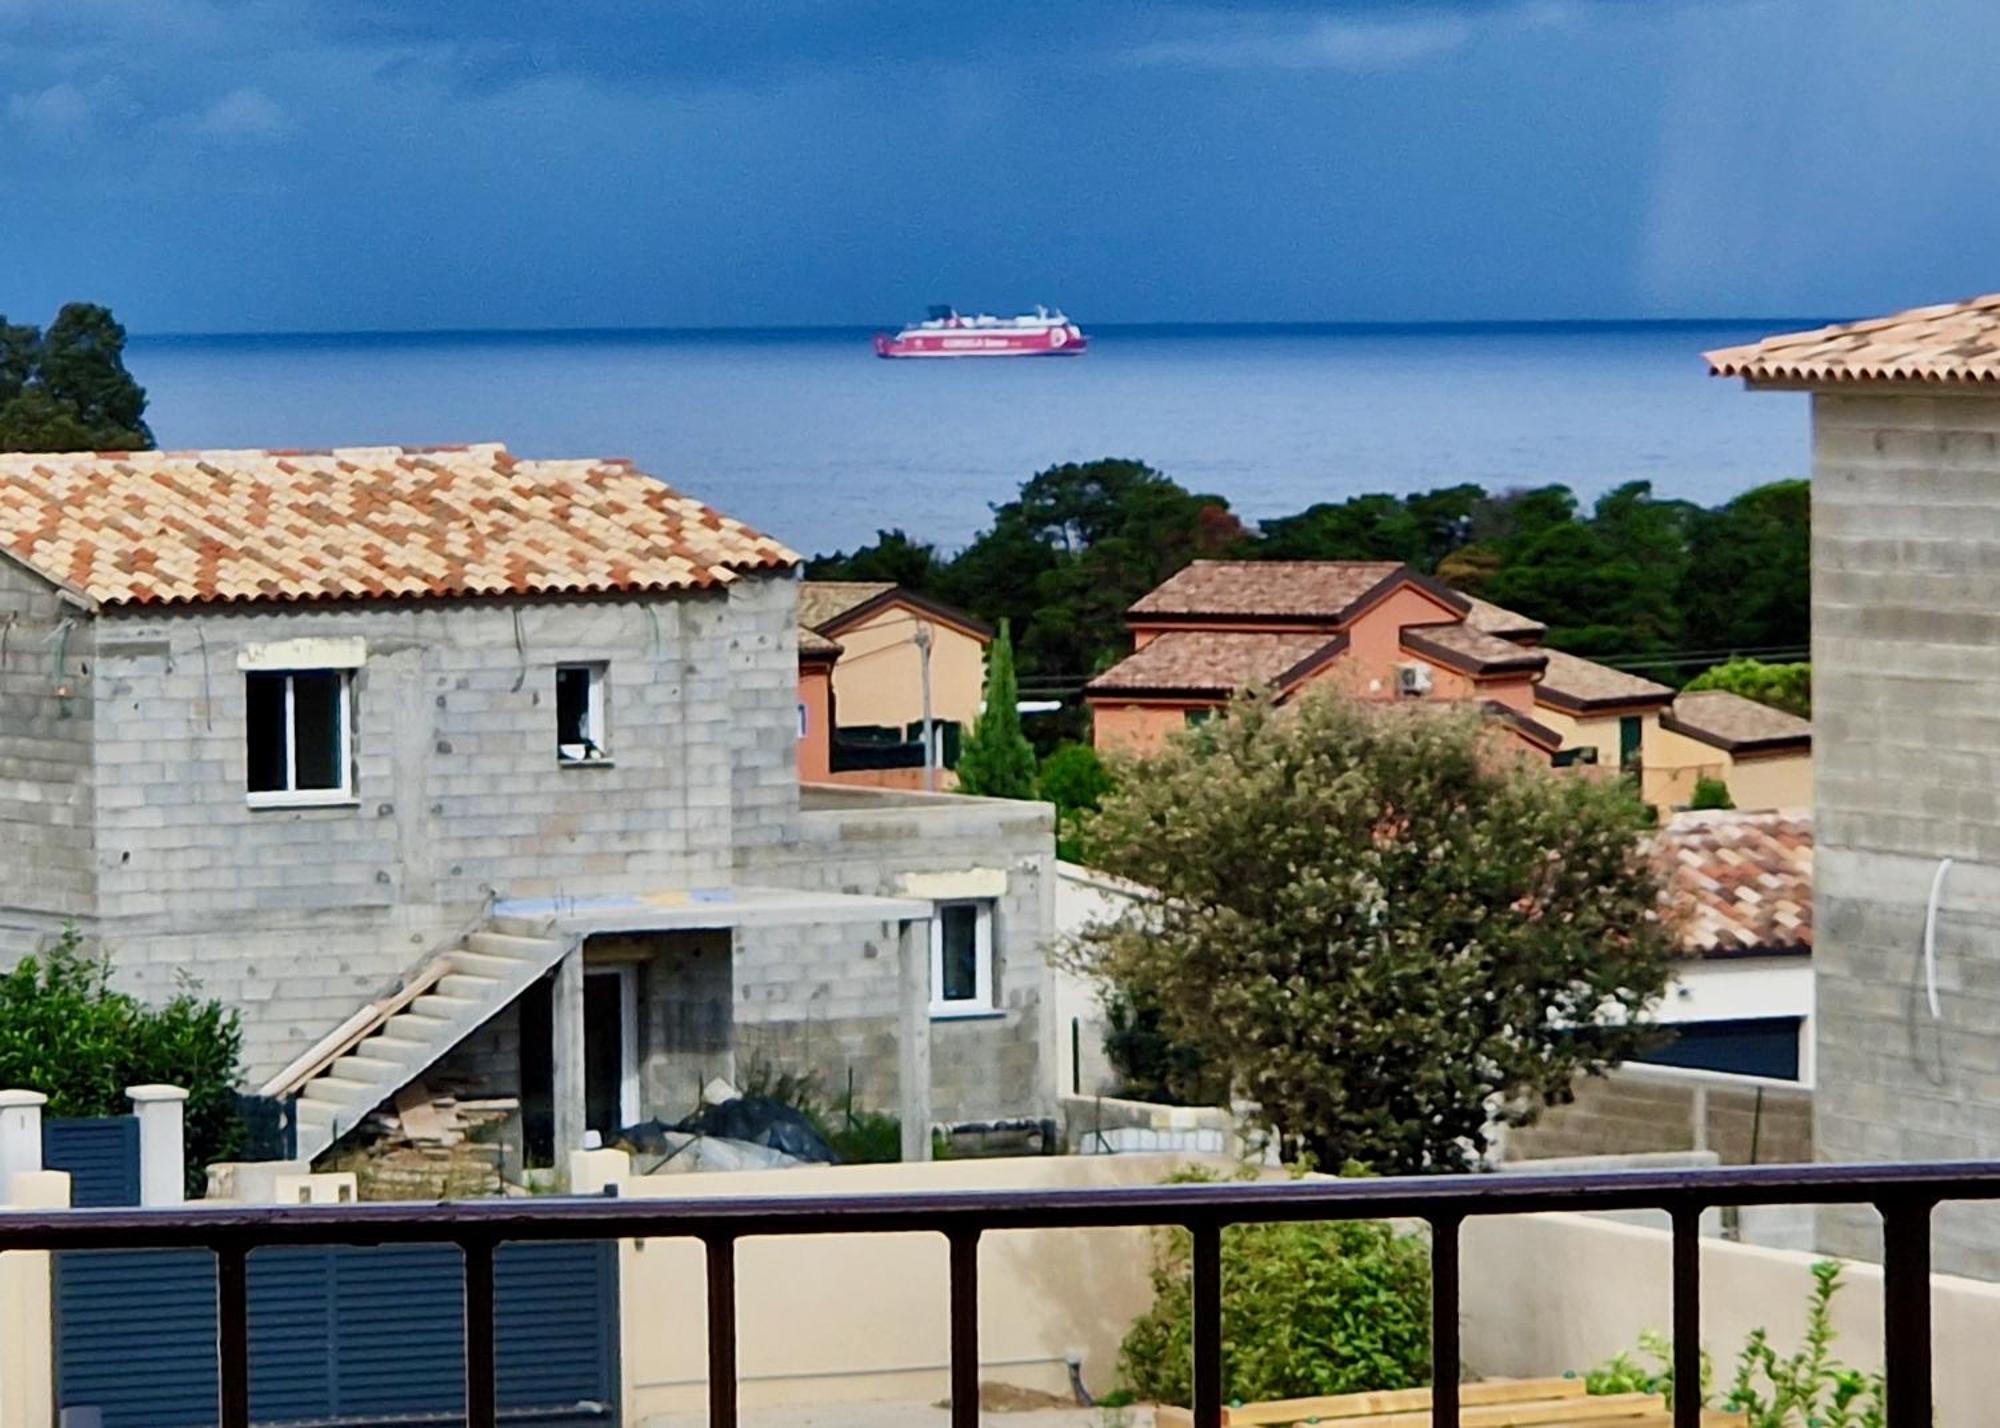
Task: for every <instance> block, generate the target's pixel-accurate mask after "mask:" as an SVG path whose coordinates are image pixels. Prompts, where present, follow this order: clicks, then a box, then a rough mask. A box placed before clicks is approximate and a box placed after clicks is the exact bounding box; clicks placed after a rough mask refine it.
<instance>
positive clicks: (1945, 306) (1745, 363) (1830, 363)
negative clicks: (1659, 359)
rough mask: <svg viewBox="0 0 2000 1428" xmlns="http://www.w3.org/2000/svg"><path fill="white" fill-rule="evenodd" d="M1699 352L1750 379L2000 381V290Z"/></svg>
mask: <svg viewBox="0 0 2000 1428" xmlns="http://www.w3.org/2000/svg"><path fill="white" fill-rule="evenodd" d="M1705 355H1706V357H1707V359H1708V369H1709V371H1710V372H1712V373H1714V374H1715V375H1716V376H1718V377H1743V378H1746V379H1748V380H1750V381H1752V382H1806V383H1827V384H1832V383H1841V382H1880V381H1889V382H1935V383H1941V384H1950V385H1984V384H1987V383H1992V382H2000V293H1989V294H1988V295H1986V296H1985V297H1976V298H1970V299H1967V300H1966V301H1964V302H1954V303H1941V304H1938V305H1937V306H1934V307H1916V308H1911V309H1909V310H1908V311H1907V312H1899V313H1894V314H1892V315H1891V316H1888V317H1877V318H1871V319H1869V320H1868V321H1866V322H1843V323H1835V324H1834V325H1833V326H1831V327H1817V328H1814V329H1813V330H1812V331H1810V332H1788V333H1784V334H1782V335H1780V336H1777V337H1767V338H1765V339H1764V340H1763V341H1762V342H1753V343H1749V344H1747V345H1745V346H1742V347H1725V348H1722V349H1721V350H1719V351H1715V352H1710V353H1707V354H1705Z"/></svg>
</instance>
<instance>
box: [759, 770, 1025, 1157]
mask: <svg viewBox="0 0 2000 1428" xmlns="http://www.w3.org/2000/svg"><path fill="white" fill-rule="evenodd" d="M812 798H813V802H812V803H811V804H809V805H808V807H807V808H806V809H805V810H804V811H803V812H802V813H801V814H800V816H799V819H798V825H797V829H796V832H795V835H794V836H793V837H792V838H791V839H790V840H788V841H786V842H785V843H783V844H782V845H776V846H769V847H764V848H756V847H753V848H751V849H749V850H747V851H746V854H745V856H744V858H743V860H742V862H741V863H740V865H739V878H740V880H741V881H742V882H745V883H761V884H767V885H779V886H786V887H795V888H804V889H811V890H816V891H824V892H845V893H859V894H869V895H888V896H896V895H902V894H906V893H910V892H911V891H912V889H913V886H914V885H913V884H912V883H911V882H910V881H909V880H910V879H911V878H912V877H915V878H919V879H921V878H923V877H925V876H926V875H952V874H964V873H981V874H988V875H990V874H994V873H998V874H1002V875H1004V879H1005V888H1006V890H1005V892H1004V893H1003V894H1002V895H1000V896H999V897H998V898H997V899H996V907H995V914H994V925H993V951H994V958H995V968H994V978H993V985H994V993H995V1002H996V1007H995V1010H994V1014H993V1015H991V1016H982V1017H971V1018H954V1019H949V1020H933V1021H932V1022H931V1023H930V1035H931V1083H932V1106H931V1110H932V1114H933V1116H934V1117H936V1118H937V1119H938V1120H945V1121H952V1120H989V1119H994V1118H998V1117H1011V1116H1025V1115H1037V1116H1040V1115H1048V1114H1051V1113H1053V1111H1054V1109H1055V1083H1054V1074H1055V1067H1054V1060H1055V1058H1054V1056H1053V1055H1052V1054H1050V1055H1045V1054H1044V1049H1045V1048H1048V1049H1049V1050H1051V1051H1052V1049H1053V1046H1054V1041H1053V1036H1054V1007H1053V997H1052V994H1051V990H1050V988H1051V980H1050V979H1051V973H1050V968H1049V963H1048V953H1049V949H1050V943H1051V941H1052V938H1053V926H1054V907H1055V904H1054V898H1055V835H1054V825H1053V813H1052V811H1051V810H1050V808H1049V807H1048V806H1047V805H1046V804H1039V803H1011V802H1006V801H1004V800H994V799H976V798H965V797H959V796H956V795H950V794H940V795H924V794H899V793H888V792H874V791H863V790H858V789H857V790H853V791H851V792H850V791H842V790H834V789H815V790H813V791H812ZM925 895H928V894H925ZM735 985H736V1025H735V1035H736V1054H737V1057H738V1060H739V1062H741V1061H742V1060H743V1059H744V1058H746V1057H758V1056H762V1057H765V1058H768V1059H771V1060H774V1061H777V1062H779V1063H780V1064H787V1065H795V1066H800V1067H811V1068H813V1069H815V1070H817V1071H818V1072H819V1074H820V1076H821V1078H822V1080H823V1081H824V1082H825V1084H826V1086H827V1087H828V1089H829V1090H832V1091H835V1092H839V1091H841V1090H843V1089H844V1088H845V1087H846V1086H847V1084H848V1077H849V1074H850V1073H852V1075H853V1084H854V1088H855V1098H856V1100H857V1102H858V1103H859V1104H861V1105H862V1106H864V1107H865V1108H867V1109H869V1110H876V1111H890V1112H893V1111H894V1110H895V1109H896V1106H897V1103H898V1094H897V1074H898V1066H897V1040H896V1032H897V1016H898V1009H899V1008H900V1006H901V988H900V982H899V974H898V965H897V953H896V928H895V926H894V925H892V924H889V925H881V924H859V925H857V924H834V925H828V926H822V927H809V928H796V927H793V928H746V929H744V930H743V931H742V932H740V933H739V934H738V937H737V942H736V968H735Z"/></svg>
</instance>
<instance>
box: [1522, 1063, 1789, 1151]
mask: <svg viewBox="0 0 2000 1428" xmlns="http://www.w3.org/2000/svg"><path fill="white" fill-rule="evenodd" d="M1760 1093H1761V1094H1760ZM1812 1115H1813V1093H1812V1092H1811V1091H1809V1090H1807V1089H1806V1088H1805V1087H1803V1086H1766V1087H1761V1088H1760V1087H1756V1086H1751V1085H1747V1084H1744V1083H1743V1082H1741V1081H1739V1080H1736V1079H1733V1078H1725V1077H1703V1076H1700V1075H1699V1074H1698V1073H1690V1074H1676V1073H1672V1072H1661V1071H1650V1070H1648V1069H1647V1068H1644V1067H1639V1066H1626V1067H1623V1068H1621V1069H1619V1070H1617V1071H1614V1072H1613V1073H1612V1074H1611V1075H1609V1076H1599V1077H1589V1078H1585V1079H1584V1080H1581V1081H1579V1082H1578V1083H1577V1085H1576V1099H1575V1100H1574V1101H1572V1102H1570V1104H1568V1105H1566V1106H1551V1107H1549V1108H1548V1109H1546V1110H1544V1111H1543V1112H1542V1114H1541V1115H1540V1117H1538V1118H1537V1119H1536V1121H1535V1123H1534V1124H1533V1125H1528V1126H1522V1127H1519V1128H1516V1129H1511V1130H1509V1131H1508V1132H1507V1135H1506V1139H1505V1142H1504V1144H1503V1153H1504V1156H1505V1158H1506V1159H1508V1160H1510V1161H1513V1160H1547V1159H1551V1158H1559V1157H1567V1156H1596V1155H1636V1154H1656V1153H1660V1152H1666V1151H1679V1150H1708V1151H1713V1152H1715V1155H1716V1159H1717V1161H1718V1162H1719V1163H1720V1164H1723V1165H1750V1164H1757V1165H1789V1164H1797V1163H1799V1162H1802V1161H1809V1160H1811V1159H1812V1158H1813V1138H1812V1129H1813V1128H1812Z"/></svg>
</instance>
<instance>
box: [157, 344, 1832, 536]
mask: <svg viewBox="0 0 2000 1428" xmlns="http://www.w3.org/2000/svg"><path fill="white" fill-rule="evenodd" d="M1796 325H1802V324H1795V323H1787V322H1784V321H1779V322H1775V323H1769V322H1766V323H1749V324H1743V325H1717V324H1699V325H1697V324H1692V323H1633V324H1616V325H1591V326H1572V325H1553V326H1543V325H1530V326H1505V327H1489V326H1468V327H1408V328H1385V327H1368V328H1339V327H1332V328H1329V327H1312V328H1227V327H1214V328H1178V329H1167V328H1160V329H1149V328H1130V329H1110V330H1106V331H1102V332H1099V333H1096V334H1094V335H1093V346H1092V348H1091V351H1090V353H1089V355H1087V356H1084V357H1081V358H1068V359H1062V360H1046V361H994V362H979V361H974V362H884V361H880V360H878V359H876V358H875V357H874V356H873V355H872V354H871V352H870V350H869V346H868V340H867V334H866V333H864V332H847V331H839V332H834V331H825V330H814V331H805V332H754V333H689V332H640V331H633V332H550V333H469V334H457V333H452V334H421V335H399V334H352V335H334V336H318V335H315V336H282V337H152V338H147V337H138V338H135V339H134V340H133V342H132V346H131V351H130V353H129V361H130V364H131V366H132V368H133V369H134V371H135V372H136V373H137V375H138V376H139V379H140V380H141V381H142V382H144V383H145V384H146V386H147V388H148V389H149V391H150V393H151V395H152V408H151V413H150V416H151V421H152V424H153V428H154V431H155V433H156V435H157V436H158V438H159V440H160V443H161V444H162V445H163V446H169V447H190V446H213V447H229V446H329V445H374V444H392V443H412V444H414V443H432V442H465V441H493V440H500V441H504V442H506V443H507V444H508V445H509V446H510V447H511V448H513V449H514V450H515V451H516V452H519V453H521V454H523V455H529V456H582V455H598V456H631V457H634V458H636V459H637V460H638V461H639V462H640V463H641V465H642V466H644V467H645V468H646V469H648V470H650V471H652V472H654V473H656V474H658V475H660V476H663V477H665V478H667V479H668V480H670V481H673V482H675V483H676V484H677V485H679V486H681V487H683V488H684V489H686V490H687V491H689V492H691V493H693V494H695V495H698V496H700V497H702V498H703V499H705V500H708V501H710V502H712V503H714V504H716V505H718V506H720V507H722V508H723V509H724V510H726V511H728V512H730V513H731V514H733V515H737V516H740V517H742V518H743V519H745V520H748V521H750V522H752V523H753V524H756V525H759V526H762V527H764V528H765V529H767V530H769V531H771V532H772V533H774V534H776V535H778V536H780V537H782V538H783V539H785V540H787V541H788V542H790V543H791V544H793V545H794V546H796V547H798V548H800V549H803V550H807V551H827V550H832V549H835V548H838V547H846V546H852V545H854V544H856V543H859V542H862V541H866V540H868V539H870V538H871V537H872V536H873V534H874V532H875V531H876V530H877V529H878V528H882V527H901V528H902V529H904V530H906V531H908V532H910V533H911V534H912V535H914V536H918V537H920V538H923V539H928V540H933V541H936V542H939V543H940V544H943V545H945V546H957V545H961V544H963V543H964V542H965V541H966V540H968V539H970V538H971V536H972V535H973V534H974V533H975V532H976V531H977V530H978V529H979V528H980V526H981V525H982V523H983V522H984V521H985V519H986V516H987V508H988V506H989V504H991V503H993V502H996V501H1000V500H1003V499H1005V498H1007V497H1008V496H1010V495H1011V494H1013V492H1014V490H1015V488H1016V487H1017V486H1018V485H1019V484H1020V482H1021V481H1022V480H1023V479H1024V478H1026V477H1027V476H1029V475H1030V474H1032V473H1033V472H1035V471H1037V470H1039V469H1041V468H1042V467H1044V466H1047V465H1049V464H1051V463H1054V462H1059V461H1081V460H1089V459H1092V458H1095V457H1100V456H1130V457H1138V458H1141V459H1143V460H1146V461H1149V462H1151V463H1153V464H1154V465H1155V466H1157V467H1159V468H1161V469H1162V470H1164V471H1167V472H1168V473H1170V474H1171V475H1173V476H1174V477H1175V478H1176V479H1178V480H1179V481H1180V482H1181V483H1182V484H1184V485H1187V486H1190V487H1193V488H1196V489H1199V490H1205V491H1211V492H1216V493H1219V494H1221V495H1223V496H1225V497H1227V498H1228V500H1229V502H1230V504H1231V505H1232V506H1233V507H1234V508H1235V509H1236V510H1237V511H1238V512H1239V513H1241V514H1243V515H1245V516H1248V517H1260V516H1271V515H1281V514H1284V513H1287V512H1290V511H1296V510H1299V509H1302V508H1303V507H1305V506H1308V505H1310V504H1312V503H1313V502H1315V501H1326V500H1338V499H1341V498H1343V497H1346V496H1350V495H1353V494H1356V493H1358V492H1363V491H1399V492H1400V491H1412V490H1424V489H1428V488H1430V487H1433V486H1442V485H1449V484H1452V483H1455V482H1459V481H1476V482H1480V483H1482V484H1484V485H1486V486H1488V487H1491V488H1503V487H1507V486H1515V485H1522V484H1539V483H1544V482H1551V481H1559V482H1563V483H1566V484H1568V485H1570V486H1572V487H1574V488H1576V490H1577V491H1578V492H1580V493H1581V494H1583V495H1585V496H1586V497H1588V496H1592V495H1595V494H1597V493H1598V492H1601V491H1603V490H1605V489H1607V488H1608V487H1611V486H1614V485H1616V484H1618V483H1620V482H1623V481H1627V480H1631V479H1634V478H1643V479H1646V480H1650V481H1652V482H1653V483H1654V487H1655V489H1656V490H1657V491H1659V492H1661V493H1662V494H1666V495H1672V496H1680V497H1686V498H1689V499H1693V500H1697V501H1701V502H1704V503H1712V502H1716V501H1720V500H1724V499H1727V498H1728V497H1729V496H1731V495H1733V494H1734V493H1736V492H1738V491H1740V490H1743V489H1744V488H1746V487H1748V486H1752V485H1755V484H1757V483H1759V482H1762V481H1768V480H1772V479H1775V478H1779V477H1785V476H1797V475H1803V474H1805V472H1806V469H1807V417H1806V410H1805V399H1804V398H1803V397H1799V396H1791V395H1780V394H1757V395H1751V394H1747V393H1745V392H1743V391H1742V390H1741V389H1740V388H1739V387H1738V386H1737V385H1736V384H1734V383H1730V382H1722V381H1718V380H1715V379H1712V378H1710V377H1708V376H1707V375H1706V374H1705V370H1704V368H1703V366H1702V364H1701V361H1700V358H1699V355H1698V354H1699V353H1700V352H1701V351H1702V350H1703V349H1705V348H1709V347H1715V346H1721V345H1726V344H1729V343H1733V342H1740V341H1747V340H1749V339H1751V338H1754V337H1757V336H1760V335H1762V334H1764V333H1768V332H1771V331H1777V330H1783V329H1785V328H1786V327H1788V326H1796Z"/></svg>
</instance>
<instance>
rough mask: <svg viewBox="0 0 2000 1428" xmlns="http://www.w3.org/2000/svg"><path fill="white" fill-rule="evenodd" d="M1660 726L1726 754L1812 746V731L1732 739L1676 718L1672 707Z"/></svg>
mask: <svg viewBox="0 0 2000 1428" xmlns="http://www.w3.org/2000/svg"><path fill="white" fill-rule="evenodd" d="M1660 727H1661V728H1662V729H1665V730H1666V731H1667V732H1668V733H1670V734H1683V735H1685V736H1686V737H1688V738H1690V739H1695V740H1699V741H1700V742H1701V743H1704V744H1707V745H1708V746H1709V747H1710V748H1714V749H1720V750H1722V752H1723V753H1725V754H1735V755H1742V754H1781V753H1787V752H1789V751H1791V750H1794V749H1810V748H1811V747H1812V731H1811V730H1807V731H1806V732H1805V733H1803V734H1771V735H1767V736H1765V737H1763V738H1760V739H1730V738H1726V737H1724V736H1723V735H1721V734H1718V733H1716V732H1715V731H1714V730H1712V729H1699V728H1696V727H1695V726H1694V725H1692V724H1687V723H1683V722H1682V721H1681V720H1679V719H1676V718H1675V717H1674V714H1673V710H1672V709H1668V710H1666V711H1665V712H1663V713H1662V714H1661V715H1660Z"/></svg>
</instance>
